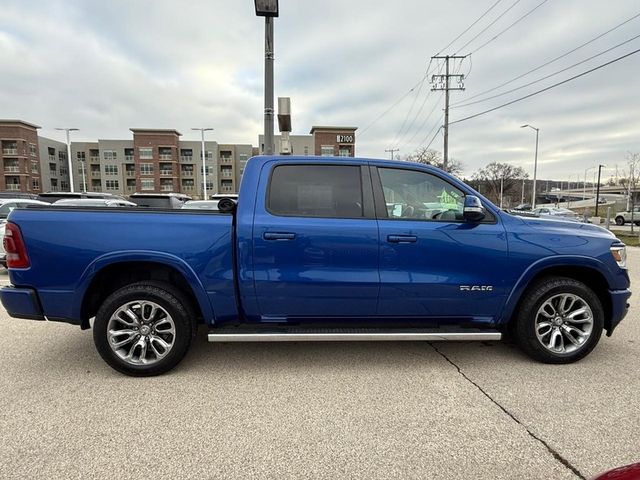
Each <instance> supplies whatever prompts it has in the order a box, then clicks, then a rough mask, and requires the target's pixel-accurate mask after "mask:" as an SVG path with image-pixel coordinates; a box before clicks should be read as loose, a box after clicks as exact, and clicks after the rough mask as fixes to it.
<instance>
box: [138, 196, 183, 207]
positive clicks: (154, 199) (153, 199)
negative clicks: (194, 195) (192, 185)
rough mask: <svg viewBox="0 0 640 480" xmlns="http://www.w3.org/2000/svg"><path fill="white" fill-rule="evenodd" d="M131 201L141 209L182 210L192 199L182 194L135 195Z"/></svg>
mask: <svg viewBox="0 0 640 480" xmlns="http://www.w3.org/2000/svg"><path fill="white" fill-rule="evenodd" d="M129 199H130V200H131V201H132V202H135V203H136V205H138V206H139V207H148V208H182V205H184V204H185V202H188V201H189V200H191V197H190V196H189V195H184V194H182V193H134V194H132V195H129Z"/></svg>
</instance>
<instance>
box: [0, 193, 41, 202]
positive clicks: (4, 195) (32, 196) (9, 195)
mask: <svg viewBox="0 0 640 480" xmlns="http://www.w3.org/2000/svg"><path fill="white" fill-rule="evenodd" d="M2 198H28V199H30V200H36V199H37V198H38V196H37V195H36V194H34V193H25V192H14V191H5V192H0V199H2Z"/></svg>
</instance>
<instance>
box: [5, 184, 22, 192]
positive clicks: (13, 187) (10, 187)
mask: <svg viewBox="0 0 640 480" xmlns="http://www.w3.org/2000/svg"><path fill="white" fill-rule="evenodd" d="M7 190H12V191H16V192H17V191H20V184H19V183H8V184H7Z"/></svg>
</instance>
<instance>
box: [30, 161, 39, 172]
mask: <svg viewBox="0 0 640 480" xmlns="http://www.w3.org/2000/svg"><path fill="white" fill-rule="evenodd" d="M31 173H38V162H34V161H31Z"/></svg>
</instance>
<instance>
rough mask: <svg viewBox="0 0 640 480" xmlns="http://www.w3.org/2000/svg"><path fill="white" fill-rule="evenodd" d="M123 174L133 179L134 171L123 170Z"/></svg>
mask: <svg viewBox="0 0 640 480" xmlns="http://www.w3.org/2000/svg"><path fill="white" fill-rule="evenodd" d="M125 173H126V175H127V177H135V176H136V171H135V170H125Z"/></svg>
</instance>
